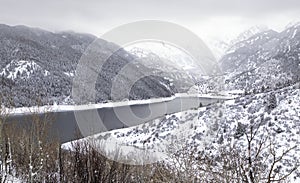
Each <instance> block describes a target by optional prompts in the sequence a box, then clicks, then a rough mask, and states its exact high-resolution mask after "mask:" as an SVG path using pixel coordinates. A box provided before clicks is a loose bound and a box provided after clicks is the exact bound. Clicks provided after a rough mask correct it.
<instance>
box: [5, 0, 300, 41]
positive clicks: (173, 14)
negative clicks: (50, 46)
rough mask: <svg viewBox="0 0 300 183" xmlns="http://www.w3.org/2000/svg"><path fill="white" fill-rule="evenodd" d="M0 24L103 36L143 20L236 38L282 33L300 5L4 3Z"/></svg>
mask: <svg viewBox="0 0 300 183" xmlns="http://www.w3.org/2000/svg"><path fill="white" fill-rule="evenodd" d="M0 2H1V5H0V23H5V24H10V25H18V24H22V25H28V26H33V27H40V28H43V29H47V30H51V31H60V30H74V31H77V32H87V33H92V34H95V35H97V36H101V34H103V33H105V32H106V31H108V30H110V29H111V28H113V27H116V26H118V25H121V24H124V23H129V22H133V21H138V20H145V19H156V20H164V21H171V22H173V23H177V24H180V25H182V26H185V27H187V28H189V29H190V30H191V31H193V32H195V33H196V34H198V35H199V36H200V37H201V38H203V37H211V38H218V39H224V38H231V37H234V36H235V35H237V34H238V33H240V32H242V31H244V30H246V29H247V28H249V27H251V26H254V25H262V24H264V25H267V26H268V27H270V28H272V29H275V30H277V31H280V30H282V29H283V28H284V27H285V26H286V25H287V24H288V23H289V22H293V21H299V20H300V1H299V0H85V1H84V0H0Z"/></svg>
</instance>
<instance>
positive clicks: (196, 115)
mask: <svg viewBox="0 0 300 183" xmlns="http://www.w3.org/2000/svg"><path fill="white" fill-rule="evenodd" d="M233 93H240V91H235V92H233ZM271 95H275V97H276V98H275V100H276V105H275V106H274V108H271V109H270V108H268V105H269V103H270V100H271V99H270V96H271ZM273 102H274V101H273ZM251 126H254V127H255V128H256V129H258V131H257V134H256V137H255V138H254V141H253V143H254V146H255V144H256V145H258V142H259V141H260V140H261V139H263V138H268V139H269V141H268V143H269V142H270V143H271V142H272V146H273V147H274V149H275V151H276V155H277V156H280V155H281V154H282V153H283V152H284V151H286V150H287V149H289V148H291V151H289V152H288V153H287V154H285V155H284V156H283V158H282V160H281V161H280V162H279V163H277V164H276V167H275V168H277V169H278V170H280V172H281V173H283V174H284V173H287V172H288V171H289V170H291V169H292V168H294V167H296V168H297V166H298V165H299V160H300V153H299V152H300V149H299V147H300V89H296V88H295V86H291V87H286V88H283V89H280V90H277V91H273V92H266V93H260V94H255V95H247V96H244V97H239V98H236V99H232V100H227V101H225V102H224V103H223V104H222V105H220V104H219V105H213V106H208V107H202V108H199V109H195V110H188V111H183V112H179V113H176V114H171V115H167V116H165V117H163V118H160V119H156V120H154V121H152V122H149V123H146V124H143V125H139V126H136V127H131V128H125V129H118V130H113V131H110V132H105V133H102V134H98V135H94V136H92V137H88V138H86V139H82V141H85V140H90V141H91V142H92V143H94V144H97V148H100V150H101V152H102V153H104V154H106V155H107V156H108V157H110V158H112V159H113V158H114V157H113V156H112V155H115V154H114V152H116V149H117V150H118V154H119V155H122V157H123V159H118V160H120V161H122V160H127V161H128V159H130V160H133V161H134V163H136V162H140V161H145V162H147V161H149V158H146V159H145V158H142V157H143V156H142V155H143V154H142V153H145V151H144V150H145V149H146V150H147V151H146V152H147V153H148V154H147V155H149V154H150V155H152V156H154V157H159V158H158V159H166V158H168V155H169V154H168V149H169V148H170V146H173V145H174V142H176V143H179V142H181V143H182V144H185V145H187V146H189V145H190V146H191V147H192V146H196V147H197V148H198V149H199V150H204V152H205V153H207V154H210V155H212V156H216V157H217V156H218V154H219V153H220V152H219V149H221V148H225V149H226V148H227V149H229V148H235V149H236V150H237V151H238V152H240V155H241V156H245V157H247V140H246V136H245V134H246V133H249V129H250V128H251ZM265 145H266V147H269V144H267V143H266V144H265ZM63 148H65V149H70V148H72V145H71V143H66V144H63ZM150 157H151V156H150ZM154 157H151V158H152V160H156V159H155V158H154ZM260 158H262V159H264V160H265V162H269V163H267V165H268V166H271V162H272V157H271V156H270V148H264V149H263V150H262V152H261V154H260ZM269 168H270V167H267V168H266V169H269ZM299 175H300V174H299V170H298V168H297V169H296V171H295V172H293V174H292V176H291V180H290V181H293V182H299V181H300V179H299Z"/></svg>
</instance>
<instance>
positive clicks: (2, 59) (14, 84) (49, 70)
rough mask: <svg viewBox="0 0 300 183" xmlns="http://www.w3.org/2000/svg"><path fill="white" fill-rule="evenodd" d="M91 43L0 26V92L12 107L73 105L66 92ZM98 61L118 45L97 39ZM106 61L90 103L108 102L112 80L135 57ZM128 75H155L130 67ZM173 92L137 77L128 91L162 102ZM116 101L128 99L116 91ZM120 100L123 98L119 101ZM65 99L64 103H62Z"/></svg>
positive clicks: (157, 80)
mask: <svg viewBox="0 0 300 183" xmlns="http://www.w3.org/2000/svg"><path fill="white" fill-rule="evenodd" d="M95 39H96V37H95V36H93V35H89V34H78V33H74V32H58V33H53V32H48V31H45V30H41V29H37V28H29V27H26V26H8V25H3V24H1V25H0V80H1V83H2V86H1V89H0V90H1V93H2V95H5V96H8V97H9V98H10V99H8V97H5V99H4V100H7V101H4V103H7V102H8V100H9V101H10V103H11V104H12V105H14V106H16V107H21V106H34V105H46V104H52V103H54V102H55V103H63V102H64V101H69V102H72V97H71V89H72V80H73V77H74V74H75V70H76V67H77V63H78V61H79V59H80V58H81V56H82V55H83V54H84V51H85V50H86V48H87V47H88V46H89V45H90V44H91V43H92V42H93V41H94V40H95ZM98 43H99V44H100V46H99V48H100V50H97V51H98V52H99V53H97V54H99V55H100V56H101V55H102V56H103V55H104V54H108V53H110V52H111V50H114V49H115V48H118V47H119V46H118V45H115V44H113V43H108V42H106V41H105V40H101V39H98ZM112 54H113V55H112V56H111V57H110V58H109V59H108V61H107V63H106V64H104V65H103V69H102V71H101V73H100V74H99V76H98V78H97V82H96V86H95V89H96V90H97V92H96V98H95V101H91V102H103V101H107V100H112V99H111V87H112V79H113V78H114V77H115V76H116V75H117V74H118V72H119V71H120V70H121V69H122V68H123V67H124V66H126V65H128V64H129V63H131V62H132V61H133V60H135V58H136V57H135V56H134V55H132V54H130V53H128V52H127V51H125V50H123V49H120V50H119V51H117V52H116V53H112ZM131 65H132V66H131V67H130V68H129V69H131V73H132V75H134V74H136V75H142V74H143V73H151V72H153V73H155V72H156V70H154V69H151V68H148V67H145V66H144V65H141V64H140V65H139V63H135V64H131ZM127 80H128V78H126V76H124V77H122V79H121V80H120V81H117V82H118V84H119V86H120V87H118V89H120V90H121V89H122V88H124V87H122V86H123V85H126V84H127ZM175 92H177V90H176V89H175V88H174V87H173V86H171V83H170V81H169V80H167V79H165V78H164V77H159V76H156V75H155V74H154V76H147V77H145V78H141V79H140V80H139V81H138V82H137V83H136V84H135V85H134V86H133V87H132V91H131V93H130V96H129V98H130V99H142V98H151V97H165V96H170V95H172V94H174V93H175ZM118 93H120V96H116V98H115V100H122V99H125V98H128V96H126V97H125V96H124V95H121V94H122V93H124V92H121V91H120V92H118ZM124 97H125V98H124ZM65 99H68V100H65Z"/></svg>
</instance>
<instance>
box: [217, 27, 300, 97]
mask: <svg viewBox="0 0 300 183" xmlns="http://www.w3.org/2000/svg"><path fill="white" fill-rule="evenodd" d="M299 30H300V26H297V25H296V26H292V27H289V28H288V29H286V30H284V31H282V32H280V33H277V32H275V31H272V30H268V31H266V32H261V33H258V34H256V35H254V36H252V37H250V38H249V39H247V40H245V41H242V42H239V43H237V44H236V45H235V49H234V50H232V51H231V52H229V53H228V54H227V55H225V56H224V57H223V58H222V59H221V67H222V69H223V71H224V72H225V73H227V75H226V76H225V78H226V83H227V84H228V87H229V88H232V89H237V88H238V89H245V90H247V91H252V90H259V91H261V90H265V89H266V88H268V90H271V89H274V88H279V87H283V86H288V85H290V84H291V83H296V82H298V81H299V78H300V77H299V76H300V58H299V55H300V49H299V47H300V32H299Z"/></svg>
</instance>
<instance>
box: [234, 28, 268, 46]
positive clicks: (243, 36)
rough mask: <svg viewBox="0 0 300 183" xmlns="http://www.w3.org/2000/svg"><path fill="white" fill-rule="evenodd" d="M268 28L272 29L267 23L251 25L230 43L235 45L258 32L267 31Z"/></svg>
mask: <svg viewBox="0 0 300 183" xmlns="http://www.w3.org/2000/svg"><path fill="white" fill-rule="evenodd" d="M268 30H270V29H269V28H268V27H267V26H266V25H257V26H253V27H250V28H249V29H247V30H246V31H244V32H242V33H241V34H239V35H238V36H237V38H236V39H234V40H232V41H231V42H230V45H234V44H236V43H238V42H242V41H245V40H247V39H249V38H251V37H252V36H254V35H256V34H259V33H262V32H266V31H268Z"/></svg>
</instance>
